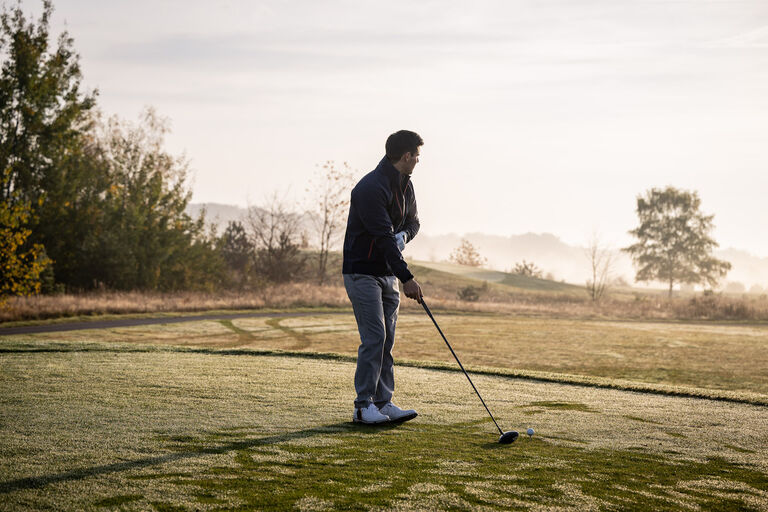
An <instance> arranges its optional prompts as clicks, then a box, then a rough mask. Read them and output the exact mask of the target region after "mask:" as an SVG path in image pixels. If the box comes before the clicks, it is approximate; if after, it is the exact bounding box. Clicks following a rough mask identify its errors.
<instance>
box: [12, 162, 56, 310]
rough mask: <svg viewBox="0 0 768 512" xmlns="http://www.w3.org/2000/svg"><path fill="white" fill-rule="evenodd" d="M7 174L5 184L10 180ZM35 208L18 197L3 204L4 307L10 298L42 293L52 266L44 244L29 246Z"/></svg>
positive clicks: (16, 195) (15, 196)
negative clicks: (47, 270) (44, 276)
mask: <svg viewBox="0 0 768 512" xmlns="http://www.w3.org/2000/svg"><path fill="white" fill-rule="evenodd" d="M9 175H10V172H8V171H6V173H5V175H4V176H3V180H2V181H1V182H0V183H2V184H3V185H5V182H6V181H8V180H9V179H10V176H9ZM31 216H32V208H31V205H30V204H29V201H23V200H20V199H19V198H18V194H15V195H14V197H13V198H11V199H2V200H0V307H2V306H4V305H5V304H6V302H7V300H8V297H10V296H15V295H31V294H34V293H38V292H39V291H40V274H41V273H42V272H43V271H44V270H45V268H46V267H48V266H49V265H50V263H51V262H50V260H49V259H48V257H47V256H46V255H45V251H44V250H43V246H42V245H40V244H31V245H30V244H28V243H27V238H28V237H29V235H30V233H32V231H31V230H30V229H27V228H25V227H24V226H25V225H26V224H27V223H28V222H29V221H30V219H31Z"/></svg>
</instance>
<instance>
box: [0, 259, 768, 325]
mask: <svg viewBox="0 0 768 512" xmlns="http://www.w3.org/2000/svg"><path fill="white" fill-rule="evenodd" d="M409 265H410V267H411V269H412V271H413V272H414V274H415V275H416V276H417V279H418V280H419V282H420V283H421V285H422V287H423V289H424V291H425V293H426V296H427V297H428V299H429V302H430V304H431V305H433V306H435V305H436V306H440V307H442V308H443V309H444V310H452V311H457V312H458V311H468V312H472V313H479V312H485V313H501V314H514V315H526V316H535V317H546V318H551V317H558V318H577V319H585V318H592V319H595V318H599V319H606V318H610V319H635V320H637V319H656V320H675V319H689V320H690V319H700V320H718V321H723V320H726V321H740V322H745V321H749V322H762V323H763V324H766V322H768V298H766V297H765V296H762V297H747V296H744V297H734V296H722V295H713V296H701V295H698V296H679V297H676V298H674V299H672V300H669V299H667V298H666V296H665V295H664V294H662V293H659V292H657V291H648V290H637V289H632V288H627V287H624V288H614V289H612V290H611V291H610V293H609V294H608V297H607V298H606V299H605V300H603V301H601V302H600V303H597V304H596V303H593V302H591V301H590V300H589V299H588V297H587V294H586V292H585V290H584V289H583V288H582V287H581V286H575V285H571V284H566V283H560V282H556V281H548V280H545V279H537V278H532V277H525V276H519V275H514V274H509V273H504V272H497V271H492V270H487V269H477V268H472V267H462V266H460V265H453V264H449V263H429V262H410V263H409ZM301 279H302V281H301V282H294V283H288V284H279V285H272V286H266V287H263V288H260V289H257V290H246V291H239V292H238V291H233V290H220V291H217V292H215V293H207V292H177V293H159V292H117V291H112V292H109V291H97V292H90V293H83V294H65V295H51V296H34V297H16V298H12V299H11V300H10V301H9V307H7V308H4V309H0V322H1V323H2V324H3V325H11V324H16V325H19V324H21V323H24V322H29V321H40V320H48V321H56V319H60V318H71V319H88V318H89V317H92V316H101V315H115V314H131V315H147V314H157V315H163V314H175V313H180V314H190V313H195V312H200V311H209V310H254V309H258V310H281V309H283V310H284V309H297V308H326V309H327V308H331V309H346V308H349V300H348V298H347V295H346V291H345V290H344V287H343V285H342V280H341V260H340V256H339V255H338V254H334V255H332V257H331V261H330V268H329V279H328V283H327V284H326V285H323V286H320V285H317V284H316V279H315V278H314V277H312V276H311V273H307V272H305V275H304V276H303V277H302V278H301ZM467 287H472V288H474V289H475V290H477V291H478V292H479V300H478V301H476V302H467V301H462V300H459V299H458V295H459V292H460V291H461V290H463V289H466V288H467ZM403 309H404V310H416V309H419V306H418V305H417V304H415V303H414V302H412V301H407V300H404V301H403Z"/></svg>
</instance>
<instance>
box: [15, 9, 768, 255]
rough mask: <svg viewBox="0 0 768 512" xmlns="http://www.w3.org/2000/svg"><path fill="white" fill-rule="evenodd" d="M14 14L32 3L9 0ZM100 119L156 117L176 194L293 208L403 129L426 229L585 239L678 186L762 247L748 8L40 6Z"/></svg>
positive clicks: (735, 242) (728, 232)
mask: <svg viewBox="0 0 768 512" xmlns="http://www.w3.org/2000/svg"><path fill="white" fill-rule="evenodd" d="M23 5H24V6H25V8H26V9H28V11H29V12H33V11H34V12H39V5H40V4H39V2H32V1H30V0H25V1H24V2H23ZM54 6H55V9H56V10H55V13H54V18H53V27H54V29H55V31H56V33H58V32H60V31H61V30H62V29H63V28H64V27H65V26H66V28H67V29H68V30H69V32H70V34H71V35H72V36H73V37H74V39H75V47H76V48H77V50H78V51H79V53H80V55H81V62H82V67H83V73H84V76H85V84H86V86H87V87H88V88H94V87H97V88H98V89H99V91H100V100H99V103H100V105H101V107H102V109H103V110H104V111H105V112H106V113H107V114H118V115H120V116H121V117H124V118H128V119H137V116H138V114H139V112H140V111H141V110H142V108H143V107H144V106H145V105H152V106H154V107H156V109H157V110H158V111H159V113H160V114H161V115H163V116H167V117H169V118H170V119H171V122H172V128H173V133H172V135H171V136H170V137H169V140H168V148H169V149H170V150H171V151H172V152H174V153H181V152H186V154H187V156H188V157H189V159H190V160H191V167H192V169H193V170H194V176H195V182H194V196H193V201H194V202H209V201H212V202H220V203H229V204H239V205H245V204H246V203H248V202H250V203H259V202H261V201H262V200H263V199H264V198H265V197H266V196H267V195H269V194H270V193H271V192H272V191H280V192H282V193H284V194H287V195H288V196H289V197H291V196H292V197H295V198H297V199H298V198H300V196H301V195H302V194H303V193H304V190H305V184H306V182H307V180H308V179H309V178H310V176H311V175H312V173H313V172H315V170H316V167H315V166H316V164H318V163H321V162H323V161H325V160H336V161H339V162H341V161H348V162H349V163H350V165H351V166H352V167H353V168H355V169H358V170H359V171H360V173H361V174H362V173H364V172H367V171H369V170H371V169H372V168H373V167H375V165H376V163H377V162H378V161H379V159H380V158H381V157H382V156H383V153H384V141H385V139H386V137H387V135H389V134H390V133H391V132H393V131H396V130H398V129H401V128H406V129H411V130H415V131H417V132H419V133H420V134H421V135H422V137H423V138H424V140H425V142H426V144H425V146H424V147H423V148H422V159H421V163H420V164H419V165H418V166H417V167H416V171H415V173H414V176H413V180H414V184H415V190H416V195H417V199H418V203H419V212H420V217H421V221H422V230H423V232H425V233H430V234H441V233H449V232H454V233H463V232H473V231H482V232H486V233H494V234H501V235H510V234H519V233H526V232H536V233H542V232H549V233H553V234H555V235H557V236H559V237H560V238H562V239H563V240H564V241H566V242H569V243H574V244H584V243H585V242H586V240H587V239H588V238H589V236H590V234H591V233H592V231H593V230H595V229H597V230H599V231H600V232H601V233H602V235H603V238H604V239H605V241H607V242H611V243H613V244H615V245H616V246H621V245H625V244H628V243H629V241H630V239H629V236H628V235H627V234H626V232H627V231H628V230H630V229H632V228H633V227H635V224H636V216H635V211H634V208H635V201H636V197H637V195H638V194H640V193H642V192H643V191H645V190H646V189H649V188H651V187H664V186H666V185H672V186H675V187H679V188H684V189H690V190H696V191H698V192H699V194H700V196H701V198H702V204H703V210H704V211H705V212H707V213H713V214H715V224H716V230H715V233H714V234H715V237H716V239H717V240H718V241H719V242H720V244H721V247H723V248H727V247H736V248H741V249H745V250H748V251H750V252H752V253H753V254H755V255H758V256H763V257H768V236H767V235H766V228H767V227H768V206H766V193H767V192H768V143H767V142H768V141H766V134H768V2H766V1H765V0H748V1H738V0H724V1H707V0H692V1H674V0H658V1H652V0H593V1H577V0H562V1H548V0H532V1H477V0H476V1H473V2H471V3H470V2H464V1H444V2H434V1H421V2H409V1H388V2H373V1H364V0H362V1H361V0H350V1H323V2H315V1H293V2H284V1H251V0H248V1H235V0H232V1H221V2H213V1H211V0H206V1H197V0H195V1H190V0H184V1H175V0H174V1H171V0H161V1H158V0H152V1H144V0H131V1H122V0H119V1H118V0H111V1H108V2H103V1H95V0H94V1H84V0H55V1H54Z"/></svg>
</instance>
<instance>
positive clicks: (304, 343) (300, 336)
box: [265, 317, 310, 350]
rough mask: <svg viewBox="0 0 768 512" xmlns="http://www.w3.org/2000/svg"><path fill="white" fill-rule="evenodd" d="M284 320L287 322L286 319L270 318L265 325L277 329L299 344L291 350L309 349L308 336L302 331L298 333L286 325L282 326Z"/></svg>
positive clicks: (290, 348)
mask: <svg viewBox="0 0 768 512" xmlns="http://www.w3.org/2000/svg"><path fill="white" fill-rule="evenodd" d="M283 320H286V318H285V317H278V318H270V319H269V320H267V321H266V322H265V323H266V324H267V325H268V326H270V327H272V328H273V329H277V330H278V331H282V332H284V333H285V334H287V335H288V336H290V337H291V338H293V339H295V340H296V341H297V342H298V343H297V344H295V345H293V346H291V347H289V350H302V349H305V348H309V345H310V341H309V338H308V337H307V335H306V334H304V333H303V332H300V331H296V330H294V329H291V328H290V327H288V326H286V325H282V324H281V323H280V322H282V321H283Z"/></svg>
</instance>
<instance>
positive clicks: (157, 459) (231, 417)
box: [0, 322, 768, 510]
mask: <svg viewBox="0 0 768 512" xmlns="http://www.w3.org/2000/svg"><path fill="white" fill-rule="evenodd" d="M281 323H284V322H281ZM212 324H215V325H218V327H216V326H215V325H214V326H213V327H211V329H212V330H214V331H217V332H218V329H219V328H221V330H222V331H223V332H229V333H230V334H229V335H230V336H231V337H233V336H236V335H237V333H234V332H233V331H232V330H230V329H229V328H228V327H227V326H224V325H221V324H219V323H215V322H212ZM307 327H308V330H309V329H311V328H310V327H309V326H307ZM316 327H317V326H316ZM323 327H327V326H323ZM241 328H242V327H241ZM270 330H271V331H275V329H273V328H270ZM191 331H192V329H190V331H189V332H191ZM248 331H249V332H251V333H253V332H254V331H255V329H248ZM256 332H260V331H256ZM264 332H267V330H266V327H265V328H264ZM275 334H277V333H275ZM280 335H281V336H282V335H284V334H283V333H282V332H281V334H280ZM24 339H27V338H24ZM150 339H152V338H151V337H150V338H147V339H145V341H148V340H150ZM310 339H311V336H310ZM164 341H167V340H164ZM2 347H3V349H4V350H5V352H2V353H0V370H2V371H0V410H2V411H3V415H2V416H1V417H0V460H3V461H4V462H3V464H2V465H0V495H2V498H3V506H4V507H5V508H8V509H11V510H13V509H28V508H33V509H44V508H52V509H57V510H112V509H121V510H202V509H205V510H232V509H236V510H260V509H267V508H269V509H276V510H345V509H354V510H358V509H360V508H376V509H382V510H402V509H409V508H410V509H417V510H445V509H449V508H450V509H459V510H461V509H463V510H473V509H477V510H530V509H543V508H548V507H552V508H558V507H559V508H578V509H584V508H594V509H606V510H607V509H622V510H633V509H636V510H648V509H664V510H690V509H697V508H701V509H705V510H715V509H720V510H728V509H752V510H765V509H766V503H768V462H767V461H768V457H767V455H768V453H767V448H766V447H768V433H766V429H765V419H766V408H764V407H756V406H752V405H746V404H737V403H727V402H713V401H709V400H701V399H692V398H680V397H669V396H658V395H647V394H641V393H634V392H626V391H619V390H612V389H599V388H587V387H579V386H572V385H563V384H558V383H544V382H537V381H531V380H519V379H511V378H508V377H500V376H490V375H477V376H475V377H474V380H475V383H476V385H477V386H478V388H479V389H480V390H481V392H482V393H483V395H484V397H485V398H486V400H487V402H488V404H489V406H490V407H491V409H492V411H493V412H494V415H495V416H496V417H497V419H498V420H499V422H500V423H501V425H502V426H503V427H504V428H505V429H512V428H514V429H517V430H521V431H522V430H524V429H525V428H527V427H528V426H532V427H534V428H535V429H536V432H537V434H536V435H535V436H534V437H532V438H528V437H527V436H525V435H524V436H523V437H522V438H521V439H519V440H518V441H517V442H516V443H514V444H513V445H509V446H502V445H498V444H497V443H495V440H496V438H497V437H498V433H497V432H495V431H494V427H493V425H492V423H491V422H490V419H488V417H487V415H486V414H485V411H484V410H483V408H482V406H481V405H480V403H479V401H477V398H476V397H475V396H474V394H473V392H472V390H471V388H470V387H469V385H468V384H467V383H466V382H464V378H463V376H462V375H461V374H459V373H457V372H445V371H440V370H433V369H425V368H418V367H398V369H397V385H398V388H397V392H396V394H397V399H398V402H400V403H401V404H403V405H407V406H413V407H415V408H417V409H418V410H419V412H420V417H419V418H417V419H416V420H414V421H412V422H409V423H406V424H404V425H401V426H398V427H394V428H393V427H378V428H371V427H361V426H357V425H354V424H352V423H350V422H349V416H350V414H351V412H352V411H351V399H352V396H351V395H352V389H351V381H352V376H353V374H354V364H353V363H351V362H349V361H347V360H343V359H339V358H332V357H328V358H314V357H288V356H284V355H276V354H273V355H252V356H251V357H243V355H242V354H228V353H227V352H217V351H215V350H213V349H207V350H208V352H206V353H200V352H190V351H188V349H185V348H183V347H176V346H167V345H161V346H158V345H139V344H129V343H122V342H116V341H112V342H104V341H101V342H90V343H82V342H81V343H78V342H75V341H69V342H62V341H57V342H55V343H54V342H49V343H46V342H44V341H40V340H37V341H32V340H29V339H27V341H23V339H21V338H14V339H6V340H4V341H3V342H2ZM46 347H47V348H49V349H54V348H56V347H58V348H59V349H60V350H59V351H57V352H53V351H51V352H46V351H35V349H36V348H46ZM526 413H532V414H526ZM635 418H641V419H643V420H645V421H638V420H637V419H635ZM733 425H738V428H733ZM703 439H704V440H706V442H702V440H703Z"/></svg>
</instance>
